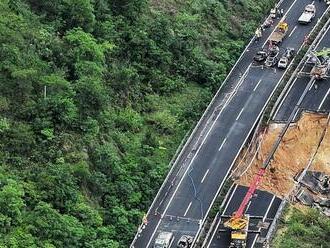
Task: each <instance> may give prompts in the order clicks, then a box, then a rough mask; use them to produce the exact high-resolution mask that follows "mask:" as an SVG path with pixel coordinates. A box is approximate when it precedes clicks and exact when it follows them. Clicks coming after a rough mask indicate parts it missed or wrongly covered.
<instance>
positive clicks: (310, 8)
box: [298, 4, 316, 24]
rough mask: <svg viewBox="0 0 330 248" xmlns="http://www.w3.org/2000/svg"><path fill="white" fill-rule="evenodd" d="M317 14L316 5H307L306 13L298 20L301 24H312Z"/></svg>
mask: <svg viewBox="0 0 330 248" xmlns="http://www.w3.org/2000/svg"><path fill="white" fill-rule="evenodd" d="M315 14H316V7H315V5H314V4H308V5H306V7H305V9H304V12H303V13H302V14H301V16H300V17H299V19H298V22H299V23H301V24H308V23H310V22H312V20H313V19H314V17H315Z"/></svg>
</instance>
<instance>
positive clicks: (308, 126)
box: [234, 113, 330, 197]
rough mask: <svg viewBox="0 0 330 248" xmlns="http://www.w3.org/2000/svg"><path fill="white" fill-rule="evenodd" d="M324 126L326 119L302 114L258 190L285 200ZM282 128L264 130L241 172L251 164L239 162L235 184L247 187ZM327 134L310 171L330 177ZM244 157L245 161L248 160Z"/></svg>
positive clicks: (286, 136) (312, 114)
mask: <svg viewBox="0 0 330 248" xmlns="http://www.w3.org/2000/svg"><path fill="white" fill-rule="evenodd" d="M326 125H327V115H325V114H314V113H304V114H303V115H302V116H301V118H300V120H299V121H298V122H297V123H294V124H292V125H291V126H290V127H289V130H288V131H287V132H286V134H285V136H284V137H283V140H282V142H281V144H280V146H279V148H278V149H277V151H276V153H275V155H274V159H273V161H272V162H271V164H270V166H269V167H268V168H267V171H266V174H265V175H264V177H263V179H262V181H261V183H260V185H259V188H260V189H263V190H267V191H269V192H272V193H274V194H275V195H277V196H279V197H284V196H286V195H287V194H288V193H289V192H290V191H291V190H292V188H293V186H294V177H295V176H296V175H297V174H298V173H299V172H300V171H301V170H303V169H304V168H305V167H306V166H307V164H308V162H309V160H310V158H311V156H312V155H313V154H314V152H315V150H316V148H317V145H318V143H319V141H320V139H321V136H322V133H323V130H324V128H325V126H326ZM282 128H283V124H276V123H274V124H270V125H269V127H268V129H267V130H266V132H265V134H264V137H263V141H262V145H261V147H260V150H259V152H258V153H257V156H256V157H255V159H254V161H253V163H252V164H251V166H250V167H249V168H248V169H247V168H244V165H245V166H246V165H247V164H249V162H250V161H242V163H240V166H241V167H242V168H238V169H237V171H236V172H235V174H234V176H236V178H238V179H237V180H236V183H238V184H241V185H245V186H248V185H249V184H250V182H251V180H252V178H253V177H254V175H255V174H256V172H257V171H258V169H259V168H260V167H261V166H262V163H263V162H264V161H265V159H266V158H267V156H268V153H269V151H270V150H271V148H272V146H273V144H274V142H275V140H276V139H277V137H278V135H279V133H280V132H281V129H282ZM329 154H330V130H328V131H327V132H326V134H325V137H324V139H323V142H322V144H321V146H320V148H319V150H318V153H317V155H316V157H315V159H314V162H313V164H312V165H311V167H310V170H314V171H320V172H324V173H327V174H330V155H329ZM248 157H250V159H251V156H247V159H249V158H248Z"/></svg>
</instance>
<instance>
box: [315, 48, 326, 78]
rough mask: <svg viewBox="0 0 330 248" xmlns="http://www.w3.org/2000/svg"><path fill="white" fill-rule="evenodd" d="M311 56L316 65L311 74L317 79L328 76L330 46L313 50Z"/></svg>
mask: <svg viewBox="0 0 330 248" xmlns="http://www.w3.org/2000/svg"><path fill="white" fill-rule="evenodd" d="M311 57H312V59H313V60H314V66H313V68H312V70H311V72H310V75H311V76H312V77H315V79H317V80H320V79H325V78H327V77H328V75H327V73H328V71H329V70H330V48H324V49H323V50H321V51H317V52H312V54H311Z"/></svg>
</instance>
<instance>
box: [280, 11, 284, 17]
mask: <svg viewBox="0 0 330 248" xmlns="http://www.w3.org/2000/svg"><path fill="white" fill-rule="evenodd" d="M280 12H281V17H283V16H284V9H281V11H280Z"/></svg>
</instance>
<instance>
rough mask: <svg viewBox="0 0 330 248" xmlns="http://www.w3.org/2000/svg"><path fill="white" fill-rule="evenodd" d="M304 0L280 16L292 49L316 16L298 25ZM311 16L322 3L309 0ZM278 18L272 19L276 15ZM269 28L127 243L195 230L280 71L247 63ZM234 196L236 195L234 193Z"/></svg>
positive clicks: (144, 243) (289, 0)
mask: <svg viewBox="0 0 330 248" xmlns="http://www.w3.org/2000/svg"><path fill="white" fill-rule="evenodd" d="M310 2H311V1H307V0H286V1H283V3H282V6H281V7H280V8H284V10H285V13H286V16H285V18H286V19H285V20H286V21H287V22H288V24H289V25H290V30H289V31H290V34H289V35H288V36H289V37H287V38H286V39H285V40H284V41H283V44H282V46H281V47H282V49H281V52H283V51H284V48H285V47H294V48H295V49H298V48H299V47H300V46H301V44H302V42H303V40H304V36H305V35H307V34H308V33H309V32H310V30H311V29H312V27H313V24H314V23H315V22H316V20H314V21H313V22H314V23H313V24H311V25H306V26H301V25H297V23H296V22H297V19H298V17H299V15H300V14H301V12H302V10H303V9H304V7H305V5H306V4H307V3H310ZM315 4H316V5H317V9H318V12H317V17H319V16H321V15H322V13H323V12H324V10H325V9H326V7H327V6H326V5H325V4H324V3H319V2H315ZM316 19H317V18H316ZM277 21H278V20H277ZM271 31H272V30H271V29H269V30H266V31H265V32H264V35H263V37H262V39H261V40H260V41H259V42H257V43H255V42H252V43H250V44H249V46H248V47H247V49H246V50H245V51H244V53H243V54H242V56H241V58H240V60H239V61H238V63H237V64H236V66H235V67H234V68H233V70H232V72H231V73H230V74H229V77H228V78H227V80H226V84H225V86H224V87H223V88H222V90H221V93H220V94H217V99H215V101H214V104H213V106H211V107H212V108H213V109H212V111H210V113H211V114H209V116H206V117H207V118H205V116H204V119H205V120H203V125H201V126H202V129H201V131H199V132H197V134H198V135H197V136H198V137H195V140H197V141H196V142H195V143H192V145H187V146H186V149H185V150H184V151H183V152H182V155H181V156H180V157H179V158H178V163H177V164H175V166H176V168H174V169H173V170H172V171H171V173H170V174H169V175H168V177H167V180H166V181H165V183H164V185H163V187H162V188H161V190H160V191H159V193H158V195H157V197H156V198H155V200H154V203H153V205H152V207H151V208H150V209H149V212H148V216H147V224H145V225H142V226H141V229H140V230H139V231H138V234H137V235H136V237H135V239H134V240H133V242H132V244H131V247H136V248H148V247H152V245H153V243H154V239H155V238H156V236H157V235H158V233H159V232H160V231H171V232H173V233H174V235H175V241H174V242H173V245H172V246H171V247H175V245H176V242H177V239H179V238H180V236H181V235H182V234H189V235H192V236H196V234H197V233H198V232H199V230H200V228H201V225H202V223H203V222H204V220H205V218H206V216H207V214H208V211H209V209H210V206H211V205H212V204H213V202H214V200H215V198H216V196H217V195H218V193H219V190H220V189H221V187H222V185H223V183H224V181H225V179H226V177H227V176H228V173H229V172H230V170H231V168H232V166H233V164H234V162H235V160H236V158H237V156H238V155H239V153H240V151H241V149H242V147H243V146H244V144H245V142H246V140H247V138H248V137H249V135H250V134H251V132H252V130H253V128H254V126H255V124H256V122H257V121H258V119H259V118H260V116H261V114H262V112H263V110H264V108H265V106H266V104H267V103H268V101H269V99H270V97H271V96H272V94H273V92H274V91H275V89H276V87H277V85H278V83H279V82H280V80H281V78H282V76H283V74H284V71H279V70H275V69H274V68H263V67H261V66H252V58H253V56H254V54H255V53H256V51H257V50H259V49H260V48H261V47H262V46H263V45H264V44H266V41H267V38H268V36H269V35H270V32H271ZM235 199H236V198H235Z"/></svg>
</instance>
